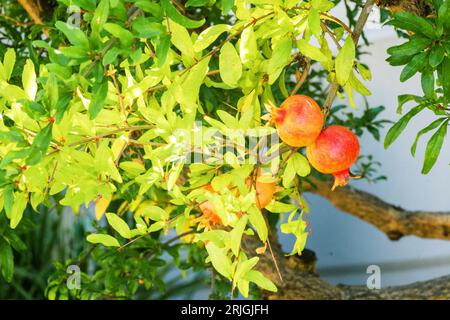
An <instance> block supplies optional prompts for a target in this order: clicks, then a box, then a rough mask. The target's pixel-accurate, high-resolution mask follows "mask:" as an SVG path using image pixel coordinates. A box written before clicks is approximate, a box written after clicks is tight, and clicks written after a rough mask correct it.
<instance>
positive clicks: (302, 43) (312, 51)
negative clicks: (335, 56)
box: [297, 39, 328, 64]
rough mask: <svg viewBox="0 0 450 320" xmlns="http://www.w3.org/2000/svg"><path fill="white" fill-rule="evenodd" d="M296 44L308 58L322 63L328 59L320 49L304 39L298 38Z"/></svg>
mask: <svg viewBox="0 0 450 320" xmlns="http://www.w3.org/2000/svg"><path fill="white" fill-rule="evenodd" d="M297 45H298V49H299V50H300V52H301V53H302V54H303V55H305V56H307V57H308V58H311V59H313V60H316V61H319V62H320V63H322V64H325V63H326V62H327V61H328V58H327V57H326V56H325V55H324V54H323V53H322V51H320V49H319V48H317V47H315V46H313V45H311V44H309V43H308V42H307V41H306V40H304V39H300V40H298V41H297Z"/></svg>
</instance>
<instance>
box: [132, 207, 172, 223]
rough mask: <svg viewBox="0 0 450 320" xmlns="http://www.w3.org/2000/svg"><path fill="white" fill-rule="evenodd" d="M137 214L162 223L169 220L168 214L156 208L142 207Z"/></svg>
mask: <svg viewBox="0 0 450 320" xmlns="http://www.w3.org/2000/svg"><path fill="white" fill-rule="evenodd" d="M138 213H139V214H142V215H143V216H144V217H147V218H150V219H151V220H153V221H163V220H167V219H168V218H169V214H168V213H167V212H166V211H165V210H164V209H162V208H160V207H157V206H147V205H146V206H143V207H142V208H141V209H139V211H138Z"/></svg>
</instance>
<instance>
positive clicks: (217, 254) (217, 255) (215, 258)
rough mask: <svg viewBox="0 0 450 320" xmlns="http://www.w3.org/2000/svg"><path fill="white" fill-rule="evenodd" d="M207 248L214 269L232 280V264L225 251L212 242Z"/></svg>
mask: <svg viewBox="0 0 450 320" xmlns="http://www.w3.org/2000/svg"><path fill="white" fill-rule="evenodd" d="M205 247H206V251H208V255H209V258H210V259H211V263H212V265H213V267H214V269H216V270H217V272H218V273H220V274H221V275H222V276H224V277H225V278H228V279H230V280H231V262H230V259H229V258H228V257H227V256H226V255H225V253H224V250H223V249H221V248H219V247H218V246H216V245H215V244H214V243H212V242H208V243H207V244H206V245H205Z"/></svg>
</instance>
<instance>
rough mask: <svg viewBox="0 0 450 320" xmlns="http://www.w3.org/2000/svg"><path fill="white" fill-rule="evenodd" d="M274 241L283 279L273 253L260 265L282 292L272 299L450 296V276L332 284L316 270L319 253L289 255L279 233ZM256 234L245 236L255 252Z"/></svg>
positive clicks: (271, 295)
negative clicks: (375, 284)
mask: <svg viewBox="0 0 450 320" xmlns="http://www.w3.org/2000/svg"><path fill="white" fill-rule="evenodd" d="M271 233H272V235H271V243H272V249H273V253H274V256H275V258H276V259H277V262H278V266H279V269H280V272H281V273H282V275H283V280H284V281H283V282H281V281H280V280H279V277H278V275H277V273H276V271H275V268H274V262H273V260H272V257H271V255H270V253H269V252H268V250H267V252H266V253H264V254H262V255H259V257H260V260H259V262H258V265H257V267H258V268H259V270H260V271H261V272H262V273H264V275H265V276H267V277H268V278H270V279H271V280H272V281H273V282H274V283H276V284H277V287H278V292H276V293H272V292H264V293H263V296H264V297H265V298H267V299H271V300H324V299H326V300H328V299H331V300H356V299H370V300H375V299H383V300H384V299H450V276H444V277H440V278H436V279H433V280H429V281H423V282H416V283H413V284H410V285H405V286H395V287H387V288H382V289H379V290H377V289H375V290H371V289H368V288H367V287H366V286H349V285H337V286H334V285H331V284H329V283H327V282H326V281H324V280H322V279H321V278H320V277H319V275H318V274H317V273H316V272H315V270H314V269H315V268H314V266H315V255H314V253H313V252H312V251H310V250H304V252H303V254H302V256H300V257H298V256H291V257H286V256H285V255H284V253H283V252H282V250H281V246H280V243H279V241H278V239H277V236H276V233H275V232H274V231H272V232H271ZM254 239H255V238H254V237H252V239H250V238H246V239H244V245H245V250H246V252H247V253H248V254H249V255H255V249H256V248H257V247H259V246H261V244H260V243H259V242H258V241H255V240H254Z"/></svg>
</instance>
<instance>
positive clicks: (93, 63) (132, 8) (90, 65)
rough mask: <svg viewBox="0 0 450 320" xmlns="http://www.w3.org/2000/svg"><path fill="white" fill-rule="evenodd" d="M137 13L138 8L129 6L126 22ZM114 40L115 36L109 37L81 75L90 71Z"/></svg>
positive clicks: (84, 75)
mask: <svg viewBox="0 0 450 320" xmlns="http://www.w3.org/2000/svg"><path fill="white" fill-rule="evenodd" d="M139 13H140V10H139V8H137V7H134V6H133V7H131V8H130V10H129V11H128V20H127V23H129V22H130V21H132V20H133V19H134V18H135V17H136V16H137V15H138V14H139ZM116 41H117V39H116V38H111V39H109V41H108V42H107V43H106V45H105V47H104V48H103V49H102V51H100V53H99V54H98V55H97V56H96V57H95V59H94V60H93V61H92V62H91V63H90V64H89V65H88V66H87V67H86V69H84V71H83V73H82V75H83V77H86V76H87V75H88V74H89V73H90V72H91V71H92V69H93V68H94V67H95V65H96V64H97V62H98V61H100V59H102V58H103V57H104V56H105V54H106V52H108V50H109V49H111V47H112V46H113V45H114V44H115V43H116Z"/></svg>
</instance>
